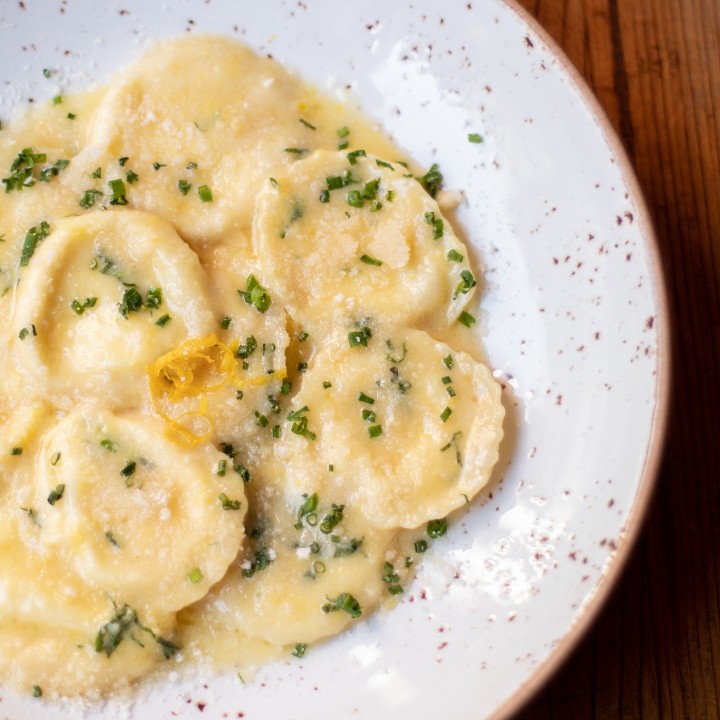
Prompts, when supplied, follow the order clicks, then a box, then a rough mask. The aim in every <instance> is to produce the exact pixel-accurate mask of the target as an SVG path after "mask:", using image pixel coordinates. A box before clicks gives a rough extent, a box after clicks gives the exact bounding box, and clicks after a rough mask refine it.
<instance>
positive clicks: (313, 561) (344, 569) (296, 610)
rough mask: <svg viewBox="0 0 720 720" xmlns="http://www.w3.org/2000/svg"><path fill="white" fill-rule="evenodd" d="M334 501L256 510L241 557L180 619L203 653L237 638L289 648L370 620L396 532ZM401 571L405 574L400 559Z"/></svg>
mask: <svg viewBox="0 0 720 720" xmlns="http://www.w3.org/2000/svg"><path fill="white" fill-rule="evenodd" d="M317 482H318V486H319V485H320V484H321V483H320V480H319V479H318V481H317ZM336 500H337V497H333V496H332V495H331V494H330V493H327V492H324V493H323V494H320V493H318V492H316V491H314V490H313V489H312V488H308V491H307V492H305V493H299V492H298V493H289V494H287V495H286V494H284V493H278V494H274V495H273V496H272V498H271V499H270V500H269V502H268V501H266V502H265V503H264V504H262V505H261V506H260V507H261V509H260V511H259V512H258V504H253V507H254V509H255V512H254V513H253V514H252V515H251V516H249V518H248V521H249V524H248V528H249V531H248V532H249V538H248V539H249V542H248V545H247V546H246V550H245V552H244V553H243V554H242V555H241V557H240V558H239V559H238V562H237V563H236V565H235V566H234V567H233V569H232V570H231V572H230V573H229V574H228V576H227V577H226V579H225V581H224V582H223V583H222V584H221V585H219V586H218V587H217V588H213V590H212V591H211V593H210V594H209V595H208V596H207V597H206V598H205V599H204V600H203V602H202V603H201V604H198V605H196V606H195V607H193V608H191V609H190V610H189V611H188V612H184V613H183V617H182V622H181V626H182V625H190V626H192V627H193V633H194V634H195V635H196V636H197V637H198V642H199V643H200V645H203V644H208V649H209V647H210V646H211V643H214V642H216V641H217V638H219V637H228V638H233V637H234V636H238V635H241V636H247V637H248V638H252V639H253V640H261V641H264V642H267V643H270V644H272V645H280V646H287V645H291V646H292V645H295V644H297V643H311V642H314V641H316V640H319V639H321V638H324V637H327V636H330V635H334V634H337V633H338V632H340V631H341V630H342V629H343V628H345V627H346V626H347V625H349V624H350V623H351V622H352V621H353V620H356V619H359V618H362V617H365V616H367V615H369V614H370V613H371V612H372V611H373V610H374V609H375V608H376V607H377V606H378V604H379V603H380V602H381V600H382V598H383V597H386V596H387V594H388V583H387V580H386V581H384V580H383V577H384V575H387V572H388V570H387V568H386V567H385V563H386V562H387V561H388V558H390V557H393V558H394V557H395V555H396V554H397V553H395V552H394V551H393V550H392V546H393V541H394V539H395V537H396V532H395V531H394V530H379V529H377V528H374V527H370V526H368V524H367V522H366V520H365V518H364V517H363V515H362V514H361V513H360V512H358V509H357V508H356V507H349V506H345V505H344V504H343V503H338V502H335V501H336ZM401 565H402V568H403V569H402V570H401V572H403V574H404V572H405V570H404V568H405V565H404V558H403V559H402V561H398V562H397V566H398V567H401ZM397 582H398V583H399V576H398V579H397ZM398 587H399V585H398ZM200 628H202V630H201V631H199V629H200Z"/></svg>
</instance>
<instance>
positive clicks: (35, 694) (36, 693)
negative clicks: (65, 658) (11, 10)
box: [32, 75, 50, 698]
mask: <svg viewBox="0 0 720 720" xmlns="http://www.w3.org/2000/svg"><path fill="white" fill-rule="evenodd" d="M45 77H50V76H49V75H46V76H45ZM42 695H43V691H42V688H41V687H40V686H39V685H33V689H32V696H33V697H35V698H39V697H42Z"/></svg>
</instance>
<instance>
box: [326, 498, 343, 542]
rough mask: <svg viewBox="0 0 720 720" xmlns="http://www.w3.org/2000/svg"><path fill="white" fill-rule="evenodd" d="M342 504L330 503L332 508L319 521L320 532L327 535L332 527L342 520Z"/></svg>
mask: <svg viewBox="0 0 720 720" xmlns="http://www.w3.org/2000/svg"><path fill="white" fill-rule="evenodd" d="M344 510H345V506H344V505H336V504H335V503H333V504H332V510H331V511H330V512H329V513H328V514H327V515H326V516H325V517H324V518H323V520H322V522H321V523H320V532H321V533H324V534H325V535H329V534H330V533H331V532H332V531H333V529H334V528H335V527H336V526H337V525H339V524H340V523H341V522H342V520H343V511H344Z"/></svg>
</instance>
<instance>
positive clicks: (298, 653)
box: [292, 643, 307, 658]
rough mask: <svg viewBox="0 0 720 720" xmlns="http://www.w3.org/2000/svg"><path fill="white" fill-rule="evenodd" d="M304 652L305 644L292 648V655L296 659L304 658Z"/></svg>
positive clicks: (298, 644)
mask: <svg viewBox="0 0 720 720" xmlns="http://www.w3.org/2000/svg"><path fill="white" fill-rule="evenodd" d="M306 652H307V643H296V645H295V647H294V648H293V651H292V654H293V656H294V657H296V658H301V657H304V656H305V653H306Z"/></svg>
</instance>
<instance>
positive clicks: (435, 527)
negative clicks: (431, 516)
mask: <svg viewBox="0 0 720 720" xmlns="http://www.w3.org/2000/svg"><path fill="white" fill-rule="evenodd" d="M447 529H448V523H447V520H445V518H442V519H440V520H430V522H428V524H427V534H428V536H429V537H431V538H433V539H436V538H439V537H442V536H443V535H445V533H446V532H447Z"/></svg>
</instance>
